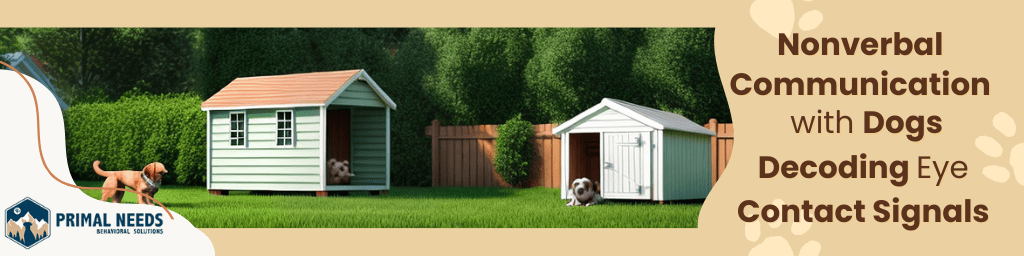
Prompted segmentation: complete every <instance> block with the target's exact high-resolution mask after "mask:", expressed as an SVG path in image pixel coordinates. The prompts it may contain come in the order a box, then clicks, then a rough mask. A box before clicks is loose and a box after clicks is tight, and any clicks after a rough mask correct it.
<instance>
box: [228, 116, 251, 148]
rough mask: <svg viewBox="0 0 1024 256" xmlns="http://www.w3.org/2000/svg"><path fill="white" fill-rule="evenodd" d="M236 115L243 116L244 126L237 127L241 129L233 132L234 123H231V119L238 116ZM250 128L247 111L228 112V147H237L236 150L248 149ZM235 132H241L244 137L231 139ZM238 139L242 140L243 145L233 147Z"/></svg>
mask: <svg viewBox="0 0 1024 256" xmlns="http://www.w3.org/2000/svg"><path fill="white" fill-rule="evenodd" d="M236 114H241V115H242V125H241V126H238V127H237V128H239V129H236V130H232V129H231V122H232V121H231V117H232V116H234V115H236ZM248 128H249V115H248V114H247V113H246V112H245V111H232V112H228V146H230V147H236V148H244V147H246V146H247V145H248V144H249V129H248ZM234 132H240V133H241V134H242V136H241V137H231V133H234ZM236 139H242V144H241V145H232V143H233V142H234V141H235V140H236Z"/></svg>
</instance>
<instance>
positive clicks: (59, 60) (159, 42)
mask: <svg viewBox="0 0 1024 256" xmlns="http://www.w3.org/2000/svg"><path fill="white" fill-rule="evenodd" d="M193 31H194V30H193V29H177V28H173V29H148V28H147V29H143V28H41V29H32V30H30V31H29V32H28V33H27V35H28V37H29V40H28V45H27V48H28V50H29V51H30V52H31V53H32V54H33V55H35V56H36V57H37V58H39V59H40V60H41V61H43V62H44V63H45V65H46V69H47V71H48V73H49V75H50V76H51V77H52V78H53V79H54V83H55V85H56V86H57V88H58V89H60V91H61V94H63V95H62V97H63V98H64V100H65V101H67V102H68V104H72V105H73V104H76V103H88V102H98V101H109V100H112V99H117V98H119V97H120V96H121V95H123V94H124V93H126V92H128V91H131V90H139V91H144V92H153V93H164V92H183V91H186V90H188V89H189V84H190V80H189V78H188V75H189V70H190V67H189V65H190V63H191V62H190V61H191V54H192V52H193V48H192V45H193V42H194V41H195V37H194V34H193Z"/></svg>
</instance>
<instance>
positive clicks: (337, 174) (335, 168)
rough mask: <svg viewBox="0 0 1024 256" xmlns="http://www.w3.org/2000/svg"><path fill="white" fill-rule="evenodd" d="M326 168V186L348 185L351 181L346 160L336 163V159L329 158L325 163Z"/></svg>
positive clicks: (350, 173)
mask: <svg viewBox="0 0 1024 256" xmlns="http://www.w3.org/2000/svg"><path fill="white" fill-rule="evenodd" d="M327 168H328V169H330V171H328V172H327V184H330V185H348V184H350V183H351V181H352V176H356V175H355V174H352V172H350V171H349V170H348V160H345V161H340V162H339V161H338V159H334V158H331V160H328V161H327Z"/></svg>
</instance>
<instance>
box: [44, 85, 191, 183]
mask: <svg viewBox="0 0 1024 256" xmlns="http://www.w3.org/2000/svg"><path fill="white" fill-rule="evenodd" d="M201 103H202V100H200V99H199V97H198V96H196V95H193V94H165V95H151V94H141V93H137V92H136V93H128V94H126V96H124V97H121V98H120V99H119V100H118V101H117V102H114V103H91V104H78V105H74V106H72V107H70V108H68V110H67V112H65V113H64V121H65V125H64V128H65V133H66V134H67V140H66V142H67V155H68V167H69V169H70V170H71V174H72V176H73V177H74V178H75V179H88V180H97V179H101V177H100V176H98V175H96V174H95V172H93V170H92V162H93V161H95V160H100V161H101V162H102V164H101V167H102V168H103V169H104V170H108V171H110V170H141V168H142V167H143V166H145V165H146V164H148V163H151V162H161V163H163V164H164V166H166V167H167V169H168V170H169V171H170V172H169V173H168V174H167V175H166V176H164V181H165V182H170V183H179V184H200V183H203V182H204V181H205V179H204V177H205V175H206V144H205V141H206V114H205V113H203V112H202V111H201V110H200V109H199V107H200V104H201Z"/></svg>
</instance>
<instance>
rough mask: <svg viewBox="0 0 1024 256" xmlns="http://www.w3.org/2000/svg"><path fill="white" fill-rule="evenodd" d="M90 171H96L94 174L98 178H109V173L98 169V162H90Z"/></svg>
mask: <svg viewBox="0 0 1024 256" xmlns="http://www.w3.org/2000/svg"><path fill="white" fill-rule="evenodd" d="M92 170H93V171H96V174H99V175H100V176H103V177H110V173H108V172H107V171H104V170H103V169H100V160H96V161H95V162H92Z"/></svg>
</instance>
